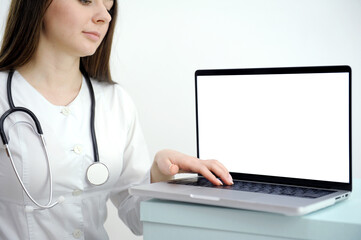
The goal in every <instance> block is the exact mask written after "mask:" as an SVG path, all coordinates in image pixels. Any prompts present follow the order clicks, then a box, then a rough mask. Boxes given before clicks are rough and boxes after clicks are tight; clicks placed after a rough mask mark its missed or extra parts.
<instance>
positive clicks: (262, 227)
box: [141, 179, 361, 240]
mask: <svg viewBox="0 0 361 240" xmlns="http://www.w3.org/2000/svg"><path fill="white" fill-rule="evenodd" d="M353 184H354V185H353V191H352V194H351V196H350V197H349V199H347V200H345V201H342V202H339V203H337V204H336V205H334V206H331V207H328V208H325V209H322V210H319V211H317V212H315V213H311V214H308V215H306V216H302V217H288V216H282V215H278V214H272V213H265V212H256V211H247V210H240V209H231V208H222V207H215V206H207V205H199V204H191V203H182V202H174V201H165V200H158V199H152V200H149V201H145V202H142V204H141V220H142V221H143V224H144V240H163V239H164V240H190V239H197V240H211V239H217V240H233V239H234V240H236V239H237V240H242V239H247V240H276V239H278V240H280V239H282V240H285V239H293V240H295V239H314V240H315V239H317V240H321V239H325V240H333V239H335V240H348V239H350V240H361V179H355V180H354V183H353Z"/></svg>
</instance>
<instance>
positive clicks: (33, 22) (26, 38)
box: [0, 0, 117, 83]
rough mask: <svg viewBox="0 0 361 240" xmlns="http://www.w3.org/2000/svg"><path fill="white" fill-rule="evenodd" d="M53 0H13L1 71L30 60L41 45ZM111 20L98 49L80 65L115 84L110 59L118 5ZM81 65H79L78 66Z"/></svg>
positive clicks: (97, 78) (96, 77) (89, 72)
mask: <svg viewBox="0 0 361 240" xmlns="http://www.w3.org/2000/svg"><path fill="white" fill-rule="evenodd" d="M51 2H52V0H26V1H24V0H12V1H11V4H10V10H9V15H8V18H7V22H6V27H5V32H4V37H3V42H2V46H1V50H0V71H8V70H13V69H16V68H19V67H21V66H23V65H25V64H26V63H28V62H29V61H30V60H31V58H32V57H33V56H34V54H35V51H36V49H37V47H38V45H39V40H40V33H41V28H42V25H43V19H44V15H45V12H46V10H47V9H48V7H49V5H50V4H51ZM110 13H111V15H112V21H110V23H109V28H108V32H107V34H106V35H105V37H104V39H103V41H102V43H101V44H100V45H99V47H98V49H97V50H96V52H95V53H94V54H93V55H91V56H86V57H81V59H80V64H81V65H82V67H83V69H84V70H85V71H86V72H87V73H88V75H89V76H90V77H92V78H94V79H96V80H98V81H105V82H109V83H113V81H112V79H111V75H110V70H109V58H110V52H111V46H112V41H113V34H114V28H115V22H116V18H117V4H116V1H115V0H114V5H113V7H112V9H111V12H110ZM79 67H80V66H79Z"/></svg>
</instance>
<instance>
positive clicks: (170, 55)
mask: <svg viewBox="0 0 361 240" xmlns="http://www.w3.org/2000/svg"><path fill="white" fill-rule="evenodd" d="M9 1H10V0H1V5H0V6H1V9H0V14H1V19H2V21H1V24H0V27H1V29H2V30H3V25H4V19H5V12H6V11H7V7H6V6H7V5H8V4H9ZM69 1H70V0H69ZM119 4H120V16H119V21H118V23H117V24H118V25H117V31H116V37H115V41H114V51H113V54H112V74H113V78H114V79H115V81H117V82H119V83H121V84H122V85H123V86H124V87H125V88H126V89H127V90H128V92H129V93H130V94H131V95H132V97H133V99H134V101H135V102H136V104H137V106H138V110H139V113H140V118H141V122H142V126H143V129H144V134H145V137H146V139H147V141H148V144H149V149H150V153H151V154H152V155H154V153H155V152H156V151H157V150H159V149H162V148H173V149H177V150H180V151H183V152H185V153H188V154H191V155H195V154H196V147H195V139H196V138H195V106H194V71H195V70H196V69H201V68H246V67H278V66H310V65H311V66H312V65H336V64H342V65H344V64H347V65H350V66H351V67H352V70H353V169H354V171H353V173H354V176H355V177H358V178H360V177H361V160H360V158H361V148H360V147H359V146H360V144H361V124H360V122H361V81H360V78H361V44H360V43H361V31H360V26H361V25H360V24H361V14H359V13H360V12H361V1H360V0H303V1H290V0H223V1H220V0H183V1H177V0H119ZM109 210H110V212H109V219H108V221H107V223H106V227H107V229H108V230H109V235H110V238H111V239H112V240H113V239H114V240H115V239H140V238H138V237H133V236H132V234H131V233H129V230H127V229H126V228H124V227H122V224H121V223H120V221H119V220H118V219H117V216H116V212H115V211H114V207H113V206H111V205H109Z"/></svg>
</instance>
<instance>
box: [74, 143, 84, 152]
mask: <svg viewBox="0 0 361 240" xmlns="http://www.w3.org/2000/svg"><path fill="white" fill-rule="evenodd" d="M73 150H74V152H75V153H76V154H81V153H82V152H83V147H82V146H81V145H75V146H74V148H73Z"/></svg>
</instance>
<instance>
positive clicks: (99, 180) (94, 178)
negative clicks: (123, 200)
mask: <svg viewBox="0 0 361 240" xmlns="http://www.w3.org/2000/svg"><path fill="white" fill-rule="evenodd" d="M86 176H87V179H88V181H89V182H90V183H91V184H93V185H96V186H99V185H103V184H104V183H106V181H108V178H109V170H108V168H107V166H105V165H104V164H103V163H101V162H95V163H93V164H91V165H90V166H89V167H88V170H87V171H86Z"/></svg>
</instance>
